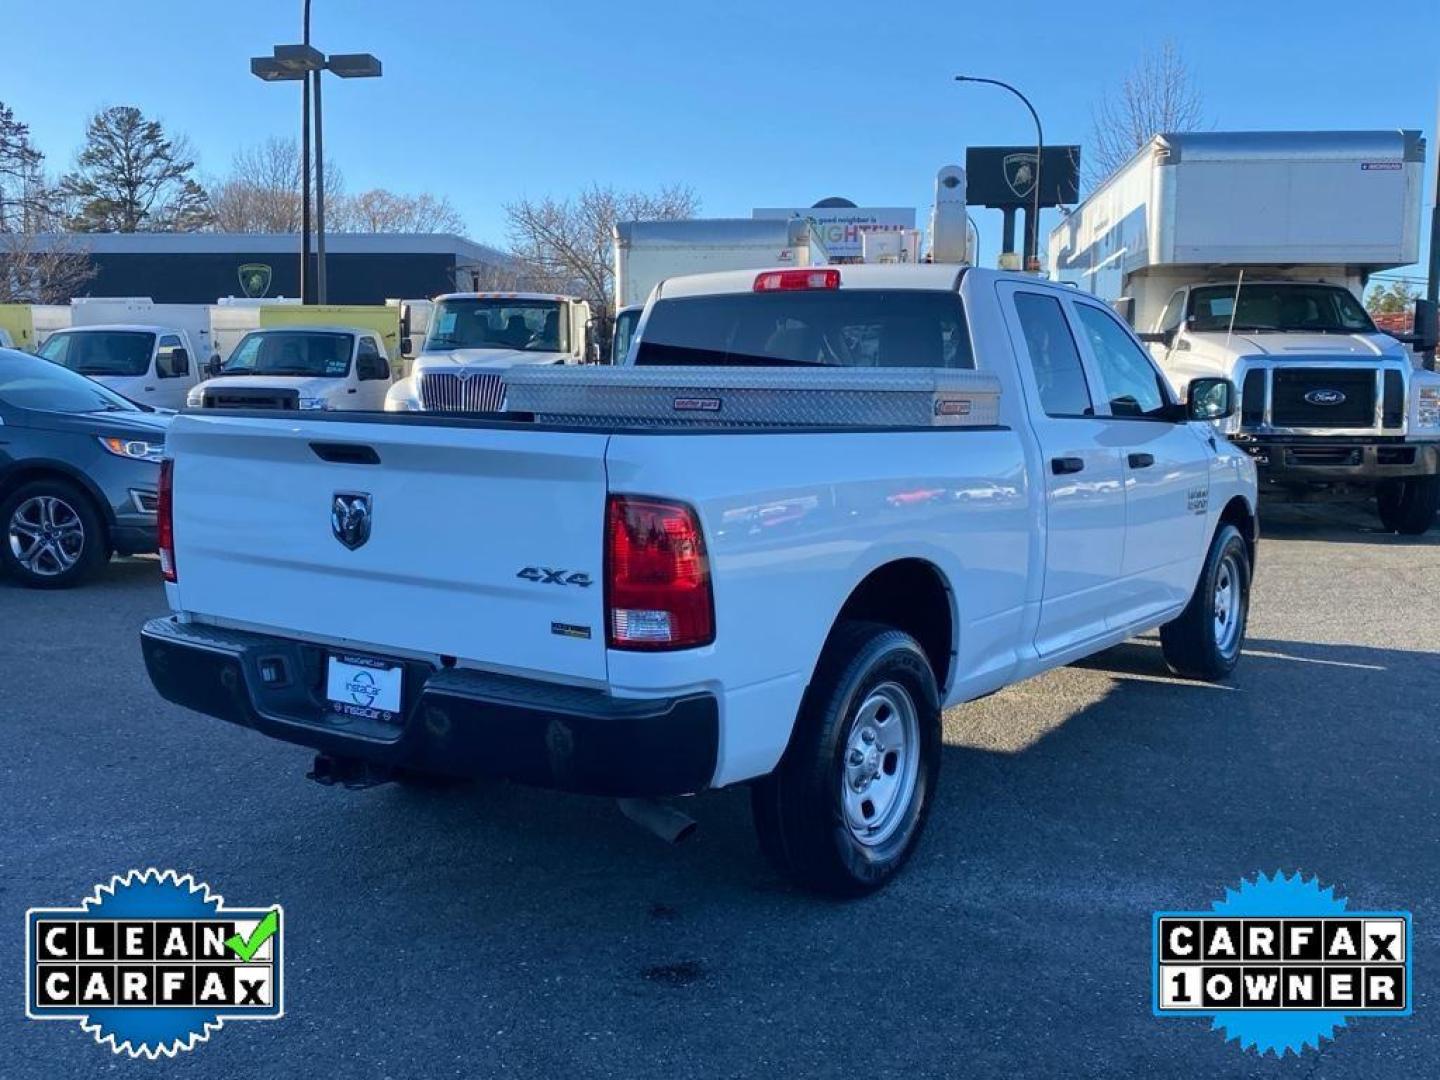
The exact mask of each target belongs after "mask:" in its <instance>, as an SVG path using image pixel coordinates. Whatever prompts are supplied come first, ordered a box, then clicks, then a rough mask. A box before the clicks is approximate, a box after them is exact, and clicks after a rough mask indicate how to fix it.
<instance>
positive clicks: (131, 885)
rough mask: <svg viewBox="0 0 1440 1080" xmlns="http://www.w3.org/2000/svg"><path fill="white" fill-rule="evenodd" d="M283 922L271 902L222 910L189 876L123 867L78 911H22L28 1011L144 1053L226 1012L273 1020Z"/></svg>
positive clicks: (190, 1038) (152, 1053)
mask: <svg viewBox="0 0 1440 1080" xmlns="http://www.w3.org/2000/svg"><path fill="white" fill-rule="evenodd" d="M284 922H285V918H284V914H283V913H282V912H281V909H280V907H279V905H278V904H273V905H270V906H268V907H253V908H252V907H228V906H227V905H226V904H225V902H224V898H223V897H220V896H217V895H216V894H214V893H212V892H211V891H210V887H209V886H208V885H205V884H204V883H203V882H197V881H196V880H195V879H194V878H192V877H191V876H190V875H188V874H177V873H175V871H173V870H165V871H163V872H162V871H159V870H154V869H150V870H143V871H142V870H132V871H130V873H128V874H126V875H125V876H124V877H115V878H112V879H111V881H110V883H109V884H108V885H100V886H97V887H96V889H95V891H94V893H92V894H91V895H90V896H89V897H87V898H86V899H85V900H84V901H83V902H82V903H81V905H80V906H79V907H55V908H31V909H30V910H29V911H27V912H26V913H25V1011H26V1015H28V1016H29V1017H30V1018H31V1019H34V1020H78V1021H79V1022H80V1026H81V1028H83V1029H84V1030H85V1031H87V1032H89V1033H90V1034H92V1035H94V1036H95V1040H96V1042H99V1043H100V1044H101V1045H104V1046H109V1047H110V1048H111V1049H112V1050H114V1051H115V1052H116V1053H117V1054H119V1053H126V1054H129V1055H130V1056H131V1057H142V1056H143V1057H147V1058H152V1059H153V1058H157V1057H160V1056H161V1055H164V1056H167V1057H168V1056H173V1055H174V1054H175V1053H177V1052H178V1051H180V1050H190V1049H193V1048H194V1046H195V1044H196V1043H197V1042H204V1041H206V1040H207V1039H209V1038H210V1035H211V1033H212V1032H214V1031H217V1030H219V1029H220V1028H221V1027H222V1026H223V1024H224V1022H225V1021H226V1020H275V1019H278V1018H279V1017H280V1016H281V1015H282V1014H283V1013H284V1001H285V998H284V980H283V976H282V961H283V959H284V947H283V944H282V933H283V930H284Z"/></svg>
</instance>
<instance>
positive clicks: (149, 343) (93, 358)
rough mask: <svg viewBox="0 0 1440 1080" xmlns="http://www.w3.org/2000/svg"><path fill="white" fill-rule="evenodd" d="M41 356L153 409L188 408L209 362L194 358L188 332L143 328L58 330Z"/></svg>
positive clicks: (128, 325) (137, 325)
mask: <svg viewBox="0 0 1440 1080" xmlns="http://www.w3.org/2000/svg"><path fill="white" fill-rule="evenodd" d="M39 353H40V355H41V356H43V357H44V358H45V359H46V360H49V361H51V362H52V363H56V364H59V365H60V366H61V367H67V368H69V369H70V370H71V371H74V372H77V373H79V374H81V375H88V376H89V377H90V378H92V379H94V380H96V381H97V382H101V383H104V384H105V385H106V386H108V387H109V388H110V389H111V390H114V391H115V392H116V393H117V394H119V395H121V396H122V397H126V398H129V399H130V400H131V401H134V402H138V403H139V404H141V405H148V406H150V407H151V408H155V409H182V408H184V407H185V396H186V395H187V394H188V393H189V392H190V391H191V390H192V389H193V388H194V387H195V385H196V384H197V383H198V382H199V381H200V367H201V365H202V364H204V363H205V362H206V361H207V360H208V359H209V357H201V356H199V355H198V354H197V353H196V351H195V345H194V343H193V341H192V340H191V337H190V334H189V332H188V331H186V330H181V329H178V328H176V327H170V326H150V325H145V324H140V323H115V324H113V325H103V326H77V327H73V328H71V329H69V330H57V331H56V332H55V333H53V334H51V335H50V336H49V337H47V338H46V339H45V343H44V344H43V345H41V346H40V349H39Z"/></svg>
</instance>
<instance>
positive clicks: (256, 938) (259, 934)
mask: <svg viewBox="0 0 1440 1080" xmlns="http://www.w3.org/2000/svg"><path fill="white" fill-rule="evenodd" d="M278 929H280V913H279V912H278V911H271V912H267V913H266V915H265V918H263V919H261V920H260V925H259V926H257V927H255V929H254V930H253V931H251V933H250V938H249V940H246V939H245V938H242V937H241V936H240V935H239V934H232V935H230V937H228V938H226V939H225V944H226V945H227V946H229V947H230V949H232V950H233V951H234V953H235V955H236V956H238V957H240V959H241V960H249V959H250V958H251V957H252V956H254V955H255V954H256V953H257V952H259V951H260V946H261V945H264V944H265V942H267V941H269V940H270V939H271V938H272V937H274V936H275V931H276V930H278Z"/></svg>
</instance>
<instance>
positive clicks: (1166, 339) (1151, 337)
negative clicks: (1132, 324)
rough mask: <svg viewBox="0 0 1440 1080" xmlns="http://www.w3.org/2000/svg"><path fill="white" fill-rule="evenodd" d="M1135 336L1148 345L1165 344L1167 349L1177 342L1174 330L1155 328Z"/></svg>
mask: <svg viewBox="0 0 1440 1080" xmlns="http://www.w3.org/2000/svg"><path fill="white" fill-rule="evenodd" d="M1135 336H1136V337H1138V338H1139V339H1140V340H1141V341H1143V342H1145V344H1147V345H1164V346H1165V347H1166V348H1167V349H1168V348H1170V346H1171V345H1173V344H1174V343H1175V331H1174V330H1155V331H1153V332H1146V333H1143V334H1136V335H1135Z"/></svg>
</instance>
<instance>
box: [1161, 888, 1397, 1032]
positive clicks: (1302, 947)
mask: <svg viewBox="0 0 1440 1080" xmlns="http://www.w3.org/2000/svg"><path fill="white" fill-rule="evenodd" d="M1151 935H1152V939H1153V948H1154V953H1153V956H1152V959H1151V974H1152V976H1153V980H1154V994H1153V998H1152V1002H1151V1004H1152V1009H1153V1011H1154V1013H1155V1015H1156V1016H1161V1017H1175V1016H1180V1017H1185V1016H1189V1017H1205V1018H1207V1019H1209V1020H1210V1026H1211V1028H1212V1029H1214V1030H1217V1031H1223V1032H1224V1033H1225V1038H1226V1040H1227V1041H1236V1040H1238V1041H1239V1043H1240V1045H1241V1046H1242V1047H1244V1048H1245V1049H1247V1050H1252V1049H1253V1050H1258V1051H1259V1052H1260V1053H1261V1054H1264V1053H1266V1052H1267V1051H1272V1052H1273V1053H1274V1054H1275V1055H1276V1056H1277V1057H1283V1056H1284V1055H1285V1054H1287V1053H1291V1052H1294V1053H1296V1054H1299V1053H1300V1052H1301V1051H1302V1050H1304V1049H1305V1048H1306V1047H1313V1048H1314V1049H1316V1050H1318V1049H1319V1048H1320V1041H1321V1039H1330V1038H1334V1033H1335V1029H1336V1028H1343V1027H1345V1025H1346V1024H1347V1023H1349V1021H1350V1019H1351V1018H1352V1017H1355V1016H1365V1017H1397V1016H1409V1015H1410V1013H1411V1003H1412V1002H1413V1001H1414V990H1413V988H1412V987H1411V985H1410V974H1411V969H1410V948H1411V941H1412V940H1413V935H1412V933H1411V919H1410V913H1409V912H1407V911H1351V910H1349V909H1348V907H1347V906H1346V901H1345V900H1344V899H1343V898H1340V897H1337V896H1336V895H1335V890H1334V889H1321V888H1320V883H1319V881H1317V880H1316V879H1315V878H1311V879H1310V880H1308V881H1306V880H1304V879H1302V878H1301V877H1300V875H1299V874H1296V875H1295V876H1294V877H1286V876H1284V875H1283V874H1276V875H1275V876H1274V877H1273V878H1272V877H1267V876H1266V875H1264V874H1260V875H1259V876H1258V877H1256V878H1255V880H1254V881H1249V880H1244V881H1241V882H1240V887H1239V888H1238V889H1228V890H1226V894H1225V899H1224V900H1219V901H1216V902H1215V903H1213V904H1211V905H1210V910H1209V911H1157V912H1156V913H1155V915H1154V917H1153V923H1152V927H1151Z"/></svg>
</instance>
